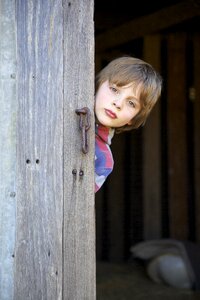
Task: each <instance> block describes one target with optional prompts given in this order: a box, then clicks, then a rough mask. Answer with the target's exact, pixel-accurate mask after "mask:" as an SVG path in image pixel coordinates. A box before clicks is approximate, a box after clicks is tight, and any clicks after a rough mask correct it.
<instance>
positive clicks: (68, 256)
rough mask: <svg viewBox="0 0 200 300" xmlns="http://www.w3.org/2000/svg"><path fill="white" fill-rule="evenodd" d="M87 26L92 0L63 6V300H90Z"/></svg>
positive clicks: (90, 48)
mask: <svg viewBox="0 0 200 300" xmlns="http://www.w3.org/2000/svg"><path fill="white" fill-rule="evenodd" d="M92 20H93V1H92V0H85V1H64V223H63V238H64V240H63V241H64V245H63V247H64V248H63V249H64V253H63V255H64V256H63V269H64V274H63V288H64V290H63V295H64V296H63V299H69V300H79V299H87V300H90V299H95V297H96V296H95V295H96V290H95V281H96V280H95V277H96V274H95V216H94V212H95V211H94V115H93V108H94V40H93V36H94V32H93V30H94V29H93V21H92ZM85 106H87V107H89V109H90V110H91V113H92V116H91V128H90V131H89V133H88V136H89V153H87V154H83V153H82V151H81V133H80V131H79V126H78V122H79V117H78V116H77V115H76V114H75V109H76V108H82V107H85ZM73 170H74V172H73ZM75 170H76V171H75ZM72 172H73V173H72ZM75 173H76V174H75Z"/></svg>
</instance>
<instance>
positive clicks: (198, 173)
mask: <svg viewBox="0 0 200 300" xmlns="http://www.w3.org/2000/svg"><path fill="white" fill-rule="evenodd" d="M199 51H200V35H196V36H195V37H194V88H195V102H194V178H195V184H194V186H195V206H196V210H195V211H196V239H197V241H198V242H200V185H199V182H200V157H199V153H200V134H199V132H200V84H199V83H200V57H199V53H200V52H199Z"/></svg>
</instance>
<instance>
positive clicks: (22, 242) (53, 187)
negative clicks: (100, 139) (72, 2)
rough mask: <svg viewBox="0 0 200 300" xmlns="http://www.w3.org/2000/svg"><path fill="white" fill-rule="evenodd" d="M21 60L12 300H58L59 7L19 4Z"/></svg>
mask: <svg viewBox="0 0 200 300" xmlns="http://www.w3.org/2000/svg"><path fill="white" fill-rule="evenodd" d="M16 19H17V62H18V74H17V83H18V93H17V94H18V116H17V118H18V126H17V192H16V195H17V210H16V249H15V274H14V276H15V278H14V279H15V290H14V299H33V300H35V299H52V300H55V299H61V298H62V225H63V7H62V1H61V0H54V1H53V0H52V1H48V0H44V1H41V0H37V1H35V0H28V1H22V0H17V1H16Z"/></svg>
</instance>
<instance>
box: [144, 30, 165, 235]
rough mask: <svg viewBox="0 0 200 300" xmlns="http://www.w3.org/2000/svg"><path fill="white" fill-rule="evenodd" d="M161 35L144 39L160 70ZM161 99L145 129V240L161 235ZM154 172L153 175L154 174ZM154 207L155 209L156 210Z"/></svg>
mask: <svg viewBox="0 0 200 300" xmlns="http://www.w3.org/2000/svg"><path fill="white" fill-rule="evenodd" d="M160 47H161V42H160V36H159V35H152V36H146V37H145V38H144V59H145V61H147V62H149V63H150V64H152V65H153V66H154V68H155V69H156V70H157V71H158V72H160V68H161V66H160V63H161V57H160V56H161V53H160V51H161V50H160ZM160 101H161V100H160V99H159V101H158V103H157V104H156V106H155V108H154V109H153V111H152V113H151V115H150V116H149V118H148V120H147V122H146V124H145V126H144V128H143V149H144V150H143V162H144V166H143V170H144V172H143V176H144V177H143V191H144V200H143V201H144V239H145V240H148V239H156V238H160V237H161V144H160V130H161V128H160V127H161V124H160V120H161V118H160ZM152 174H153V176H152ZM152 207H153V209H152Z"/></svg>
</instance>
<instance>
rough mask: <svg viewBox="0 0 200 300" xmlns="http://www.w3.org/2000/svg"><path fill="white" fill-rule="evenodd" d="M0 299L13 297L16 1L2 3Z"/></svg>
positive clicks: (0, 10)
mask: <svg viewBox="0 0 200 300" xmlns="http://www.w3.org/2000/svg"><path fill="white" fill-rule="evenodd" d="M0 37H1V38H0V157H1V159H0V299H1V300H10V299H12V297H13V260H14V258H13V253H14V245H15V195H16V188H15V179H16V178H15V167H16V150H15V149H16V112H17V103H16V43H15V1H13V0H11V1H8V2H7V1H0Z"/></svg>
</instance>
